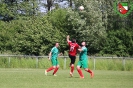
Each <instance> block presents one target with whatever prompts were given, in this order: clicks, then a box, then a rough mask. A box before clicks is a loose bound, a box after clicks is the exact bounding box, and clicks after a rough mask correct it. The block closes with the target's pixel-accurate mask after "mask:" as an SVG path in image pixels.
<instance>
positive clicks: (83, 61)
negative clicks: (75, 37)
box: [77, 42, 94, 78]
mask: <svg viewBox="0 0 133 88" xmlns="http://www.w3.org/2000/svg"><path fill="white" fill-rule="evenodd" d="M81 45H82V47H81V49H78V50H79V51H80V55H79V61H78V64H77V71H78V73H79V75H80V78H84V75H83V73H82V71H81V67H83V68H84V69H85V71H86V72H89V73H90V76H91V78H93V76H94V73H93V72H92V71H91V70H90V69H88V57H87V48H86V43H85V42H82V44H81Z"/></svg>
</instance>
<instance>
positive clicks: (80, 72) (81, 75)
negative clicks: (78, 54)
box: [77, 69, 84, 77]
mask: <svg viewBox="0 0 133 88" xmlns="http://www.w3.org/2000/svg"><path fill="white" fill-rule="evenodd" d="M77 71H78V73H79V75H80V77H84V75H83V73H82V71H81V69H77Z"/></svg>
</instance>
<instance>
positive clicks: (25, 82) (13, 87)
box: [0, 68, 133, 88]
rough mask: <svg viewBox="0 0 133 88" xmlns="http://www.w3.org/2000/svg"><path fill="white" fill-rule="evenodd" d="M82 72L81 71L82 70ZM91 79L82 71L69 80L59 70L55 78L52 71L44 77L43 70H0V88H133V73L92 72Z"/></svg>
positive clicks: (67, 73) (66, 72)
mask: <svg viewBox="0 0 133 88" xmlns="http://www.w3.org/2000/svg"><path fill="white" fill-rule="evenodd" d="M82 71H83V70H82ZM94 73H95V76H94V78H93V79H91V78H90V75H89V74H88V73H87V72H85V71H83V74H84V76H85V78H84V79H80V78H79V75H78V73H77V71H76V70H75V72H74V77H73V78H70V76H69V70H61V69H59V71H58V73H57V75H58V76H56V77H54V76H52V75H51V74H52V71H51V72H49V73H48V76H45V75H44V69H12V68H11V69H9V68H0V87H1V88H133V71H102V70H96V71H94Z"/></svg>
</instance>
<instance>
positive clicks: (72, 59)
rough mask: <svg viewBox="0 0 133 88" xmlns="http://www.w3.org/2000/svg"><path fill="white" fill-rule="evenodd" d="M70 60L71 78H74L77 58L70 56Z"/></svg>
mask: <svg viewBox="0 0 133 88" xmlns="http://www.w3.org/2000/svg"><path fill="white" fill-rule="evenodd" d="M69 58H70V59H71V62H70V67H71V70H70V76H71V77H72V76H73V71H74V63H75V59H76V56H71V55H69Z"/></svg>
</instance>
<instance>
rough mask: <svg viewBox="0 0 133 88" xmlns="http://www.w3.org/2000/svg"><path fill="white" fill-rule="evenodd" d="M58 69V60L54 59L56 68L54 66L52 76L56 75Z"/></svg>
mask: <svg viewBox="0 0 133 88" xmlns="http://www.w3.org/2000/svg"><path fill="white" fill-rule="evenodd" d="M58 69H59V62H58V60H56V68H55V70H54V72H53V75H54V76H56V72H57V71H58Z"/></svg>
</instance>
